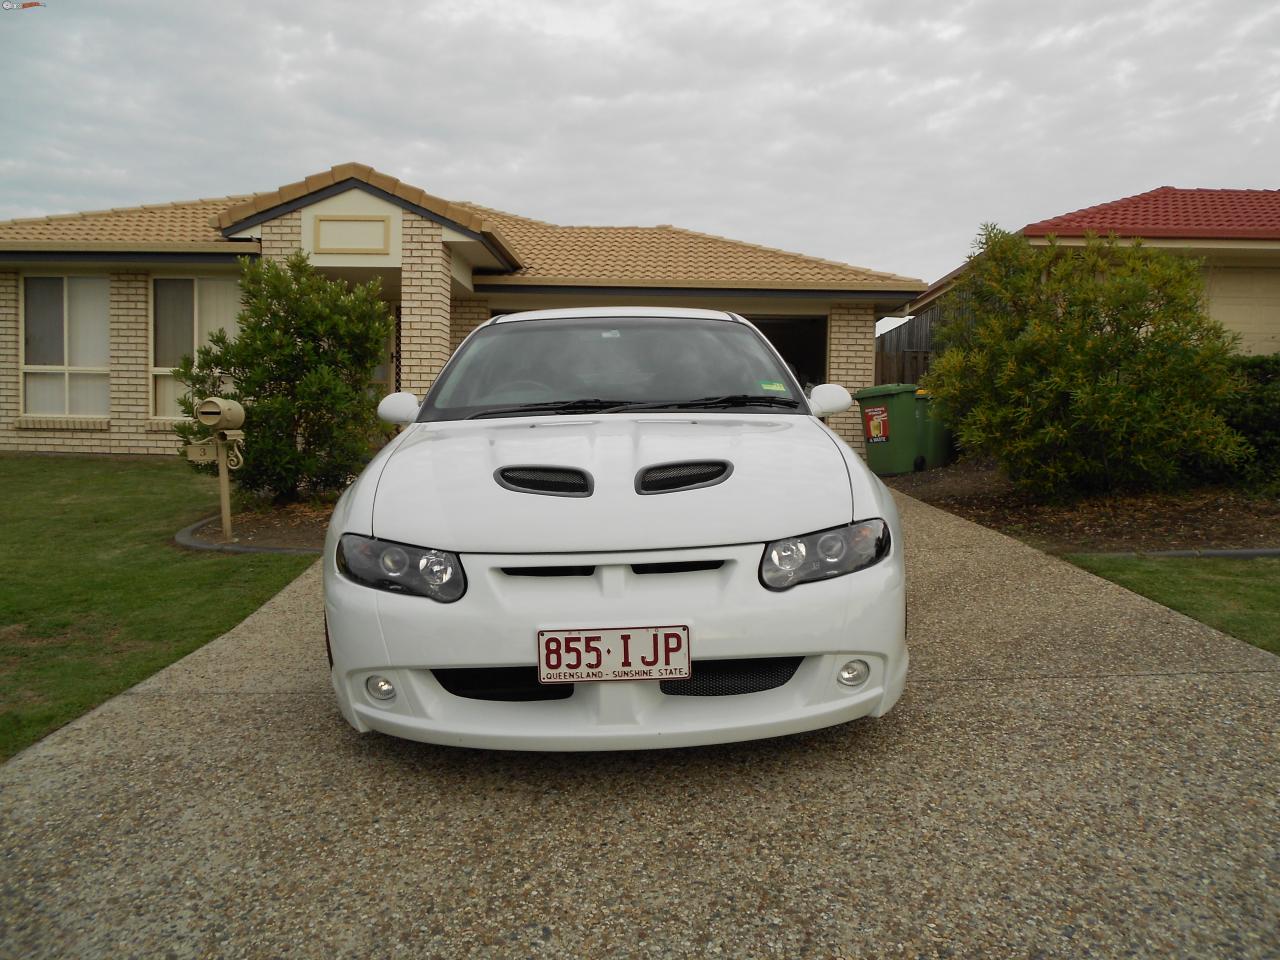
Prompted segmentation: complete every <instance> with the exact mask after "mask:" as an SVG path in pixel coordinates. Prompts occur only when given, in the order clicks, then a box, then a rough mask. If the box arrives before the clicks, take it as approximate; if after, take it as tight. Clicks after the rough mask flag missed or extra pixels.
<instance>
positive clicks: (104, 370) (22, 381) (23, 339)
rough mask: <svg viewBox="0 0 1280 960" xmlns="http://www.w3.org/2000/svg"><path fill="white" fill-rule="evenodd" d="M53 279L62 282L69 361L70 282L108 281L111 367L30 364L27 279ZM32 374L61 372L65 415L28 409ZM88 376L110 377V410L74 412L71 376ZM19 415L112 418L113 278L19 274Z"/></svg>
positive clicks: (65, 352) (65, 351)
mask: <svg viewBox="0 0 1280 960" xmlns="http://www.w3.org/2000/svg"><path fill="white" fill-rule="evenodd" d="M28 277H53V278H56V279H59V280H61V281H62V359H63V360H64V361H65V360H66V359H67V356H68V351H69V350H70V349H71V340H70V337H69V336H68V334H69V324H70V316H69V311H68V307H69V305H70V296H71V284H69V283H68V282H67V281H68V280H70V279H71V278H73V277H87V278H92V279H100V280H106V281H107V365H106V366H105V367H73V366H71V365H69V364H67V363H65V362H64V363H63V364H62V365H61V366H58V365H54V364H47V363H27V278H28ZM28 373H60V374H62V409H63V411H64V412H63V413H32V412H30V411H29V410H28V409H27V374H28ZM73 373H88V374H97V375H103V374H105V375H106V378H107V409H106V411H105V412H103V413H72V412H71V375H72V374H73ZM18 415H19V416H21V417H41V418H56V419H59V420H104V419H107V418H109V417H110V416H111V275H110V274H108V273H98V272H96V271H80V270H58V271H54V270H48V271H45V270H40V271H35V270H31V271H27V270H24V271H22V272H21V273H19V274H18Z"/></svg>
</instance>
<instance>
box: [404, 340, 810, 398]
mask: <svg viewBox="0 0 1280 960" xmlns="http://www.w3.org/2000/svg"><path fill="white" fill-rule="evenodd" d="M629 408H643V409H648V410H661V409H711V410H715V409H727V408H732V409H733V410H734V412H735V413H737V412H752V413H802V412H806V410H805V407H804V397H803V396H802V394H801V393H800V389H799V387H798V386H797V385H796V382H795V380H794V379H793V378H792V376H791V375H790V373H789V372H788V371H787V369H786V368H785V366H784V365H783V364H782V362H781V361H780V360H779V359H778V357H777V355H776V354H775V353H774V352H773V351H772V350H771V349H770V348H769V346H768V345H767V344H766V343H765V341H764V339H763V338H762V337H761V336H760V334H758V333H757V332H756V331H755V330H753V329H752V328H751V327H748V326H746V325H745V324H742V323H736V322H733V321H727V320H713V319H700V318H687V317H672V318H667V317H653V318H648V317H620V318H600V317H591V318H565V319H547V320H521V321H514V322H511V323H497V324H491V325H489V326H487V327H484V328H482V329H480V330H478V331H477V332H476V333H475V334H474V335H473V336H472V337H471V339H469V340H468V341H467V343H466V345H465V346H463V347H462V349H461V350H460V351H459V352H458V354H457V356H455V357H454V358H453V359H452V360H451V361H450V363H449V365H448V366H447V367H446V368H445V370H444V371H443V373H442V374H441V375H440V378H439V379H438V380H437V381H436V384H435V386H434V387H432V389H431V392H430V393H429V394H428V396H427V402H426V403H425V404H424V405H423V408H422V412H421V414H420V415H419V419H420V420H462V419H467V418H471V417H485V416H513V417H516V416H539V415H546V414H553V413H582V412H621V411H624V410H627V409H629Z"/></svg>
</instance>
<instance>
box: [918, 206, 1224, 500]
mask: <svg viewBox="0 0 1280 960" xmlns="http://www.w3.org/2000/svg"><path fill="white" fill-rule="evenodd" d="M1202 299H1203V281H1202V280H1201V278H1200V272H1199V264H1198V263H1197V262H1196V261H1194V260H1190V259H1187V258H1183V257H1178V256H1175V255H1173V254H1168V253H1165V252H1163V251H1159V250H1153V249H1150V248H1147V247H1144V246H1142V245H1141V244H1130V243H1122V242H1119V241H1117V240H1116V239H1115V238H1114V237H1113V238H1110V239H1106V240H1103V239H1099V238H1097V237H1089V238H1087V239H1086V242H1085V244H1084V246H1083V247H1064V246H1061V245H1059V244H1057V243H1055V242H1052V241H1051V242H1050V243H1049V244H1048V245H1046V246H1033V245H1031V244H1030V243H1028V242H1027V241H1026V240H1025V239H1024V238H1022V237H1020V236H1017V235H1014V234H1010V233H1007V232H1005V231H1002V230H999V229H997V228H995V227H993V226H986V227H984V228H983V230H982V233H981V234H980V235H979V237H978V241H977V243H976V244H975V253H974V255H973V256H972V257H970V260H969V264H968V267H967V269H966V270H965V272H964V273H963V274H962V276H961V278H960V280H959V281H958V282H957V285H956V287H955V288H954V289H953V290H952V291H951V292H949V293H948V294H947V295H946V299H945V301H944V305H943V311H942V312H943V319H942V322H941V325H940V329H939V330H938V331H937V336H938V341H939V346H940V348H941V353H940V354H939V356H937V358H936V359H935V361H934V363H933V366H932V369H931V371H930V373H929V374H928V375H927V376H926V377H925V378H924V385H925V386H927V387H928V388H929V389H930V390H932V391H933V393H934V395H935V397H936V398H937V400H938V401H939V403H940V405H941V407H942V413H943V416H944V418H945V419H946V420H947V421H948V423H949V424H950V425H951V426H952V428H953V429H954V430H955V432H956V435H957V437H958V439H959V441H960V444H961V445H962V446H963V447H964V448H965V449H966V450H968V451H973V452H979V453H984V454H989V455H992V456H994V457H995V458H996V459H997V461H998V462H999V463H1000V464H1001V466H1002V467H1003V468H1004V470H1005V472H1006V473H1007V474H1008V475H1009V477H1010V479H1011V480H1012V481H1013V482H1014V483H1015V484H1016V485H1017V486H1018V487H1019V488H1020V489H1022V490H1024V491H1026V492H1029V493H1033V494H1036V495H1041V496H1060V495H1063V494H1065V493H1068V492H1071V491H1079V492H1087V491H1099V490H1109V489H1114V488H1121V487H1129V488H1143V487H1166V486H1171V485H1174V484H1176V483H1179V482H1180V481H1182V480H1183V479H1185V478H1186V477H1188V476H1190V475H1191V474H1193V473H1195V472H1197V471H1203V470H1206V469H1224V468H1228V467H1230V466H1231V465H1234V464H1237V463H1239V462H1241V461H1242V460H1243V459H1244V458H1245V457H1246V456H1247V453H1248V448H1247V445H1246V444H1245V442H1244V440H1243V439H1242V438H1241V437H1240V435H1239V434H1238V433H1236V432H1235V431H1234V430H1232V429H1231V427H1230V426H1229V425H1228V424H1227V423H1226V421H1225V420H1224V418H1223V416H1222V414H1221V413H1220V412H1219V411H1220V406H1221V403H1222V402H1223V401H1224V399H1225V398H1227V397H1228V396H1230V395H1231V393H1232V373H1231V351H1232V348H1233V345H1234V340H1233V337H1232V336H1231V335H1229V334H1228V333H1227V332H1226V330H1225V329H1224V328H1223V327H1222V325H1221V324H1219V323H1217V322H1216V321H1214V320H1211V319H1210V318H1209V317H1208V316H1207V315H1206V314H1205V313H1204V309H1203V306H1202Z"/></svg>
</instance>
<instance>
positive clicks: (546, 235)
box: [0, 163, 924, 291]
mask: <svg viewBox="0 0 1280 960" xmlns="http://www.w3.org/2000/svg"><path fill="white" fill-rule="evenodd" d="M351 178H354V179H357V180H361V181H363V182H365V183H368V184H370V185H372V186H375V187H377V188H379V189H380V190H383V191H386V192H387V193H391V194H394V195H395V196H398V197H400V198H402V199H404V200H407V201H409V202H410V203H413V204H415V205H417V206H420V207H424V208H426V209H428V210H431V211H432V212H433V213H436V214H438V215H440V216H442V217H444V218H445V219H448V220H452V221H453V222H455V223H458V224H460V225H461V226H463V227H466V228H467V229H470V230H473V231H475V232H477V233H481V234H483V235H485V236H486V237H487V238H489V239H490V240H491V241H492V242H494V243H495V244H496V245H498V246H499V248H500V249H501V250H503V252H504V253H505V254H507V255H509V258H510V259H511V260H513V261H515V262H518V263H519V269H517V270H515V271H514V272H512V273H508V274H492V275H486V276H485V278H484V280H485V282H493V283H510V284H548V285H583V286H592V285H595V286H691V287H733V288H748V289H764V288H774V287H777V288H813V289H833V290H876V289H893V290H898V291H901V290H920V289H923V288H924V284H923V283H921V282H920V281H919V280H915V279H912V278H910V277H901V276H897V275H895V274H891V273H880V272H877V271H874V270H867V269H865V268H863V267H855V266H851V265H849V264H846V263H837V262H835V261H832V260H821V259H819V258H817V257H809V256H804V255H802V254H798V253H789V252H787V251H785V250H775V249H772V248H770V247H762V246H757V245H755V244H750V243H742V242H740V241H737V240H730V239H728V238H726V237H719V236H714V235H712V234H706V233H697V232H695V231H693V230H685V229H681V228H679V227H673V226H670V225H665V224H664V225H662V226H656V227H592V226H558V225H556V224H552V223H546V222H543V221H541V220H533V219H530V218H528V217H520V216H517V215H515V214H511V213H505V212H503V211H501V210H492V209H490V208H488V207H483V206H480V205H479V204H475V203H454V202H450V201H448V200H443V199H441V198H440V197H436V196H432V195H431V194H429V193H427V192H425V191H424V190H421V189H419V188H417V187H414V186H411V185H409V184H405V183H401V182H400V181H399V180H397V179H395V178H394V177H389V176H387V175H386V174H383V173H379V172H378V171H377V170H374V169H373V168H371V167H368V166H366V165H364V164H358V163H344V164H339V165H337V166H335V167H333V168H332V169H330V170H328V171H325V172H323V173H319V174H314V175H312V176H310V177H307V178H306V179H304V180H301V181H298V182H297V183H292V184H286V185H285V186H283V187H280V188H279V189H277V190H271V191H267V192H265V193H255V194H247V195H241V196H231V197H220V198H216V199H209V200H193V201H190V202H186V203H167V204H156V205H152V206H145V207H133V208H128V209H121V210H105V211H94V212H89V213H73V214H66V215H62V216H53V217H36V218H31V219H26V220H10V221H8V222H2V223H0V249H10V250H13V249H19V248H26V249H33V250H34V249H64V250H66V249H93V248H98V249H108V248H110V249H116V250H125V249H133V250H140V251H146V250H160V249H196V248H197V247H200V248H208V247H210V246H212V247H213V248H215V249H219V248H223V247H226V246H231V244H232V241H228V240H226V239H225V238H224V237H223V235H222V230H223V229H225V228H227V227H230V226H233V225H235V224H237V223H240V222H242V221H244V220H246V219H248V218H250V217H252V216H254V215H255V214H259V213H262V212H264V211H267V210H270V209H272V208H273V207H276V206H279V205H280V204H282V203H289V202H291V201H294V200H297V199H299V198H300V197H303V196H305V195H307V194H308V193H311V192H314V191H315V190H319V189H323V188H324V187H326V186H329V185H331V184H334V183H338V182H341V181H343V180H347V179H351ZM236 243H237V244H239V243H242V242H239V241H238V242H236ZM242 249H243V248H242Z"/></svg>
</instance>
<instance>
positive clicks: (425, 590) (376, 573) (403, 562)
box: [336, 533, 467, 603]
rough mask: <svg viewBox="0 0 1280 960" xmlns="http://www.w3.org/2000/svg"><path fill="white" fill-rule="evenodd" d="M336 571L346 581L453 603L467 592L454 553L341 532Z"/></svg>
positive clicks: (460, 566) (465, 577)
mask: <svg viewBox="0 0 1280 960" xmlns="http://www.w3.org/2000/svg"><path fill="white" fill-rule="evenodd" d="M336 559H337V562H338V569H339V570H340V571H342V574H343V576H345V577H346V578H347V579H348V580H353V581H355V582H356V583H360V584H363V585H364V586H366V587H373V588H374V589H375V590H387V591H389V592H391V593H411V594H414V595H415V596H419V597H430V598H431V599H432V600H437V601H439V602H440V603H453V601H455V600H457V599H458V598H459V597H461V596H462V595H463V594H464V593H466V592H467V575H466V574H465V573H464V572H463V570H462V561H461V559H459V557H458V555H457V554H456V553H450V552H449V551H447V550H431V549H429V548H427V547H411V546H409V545H408V544H405V543H393V542H392V541H390V540H378V539H376V538H374V537H362V536H360V535H358V534H355V533H344V534H343V535H342V537H341V538H340V539H339V540H338V551H337V557H336Z"/></svg>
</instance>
